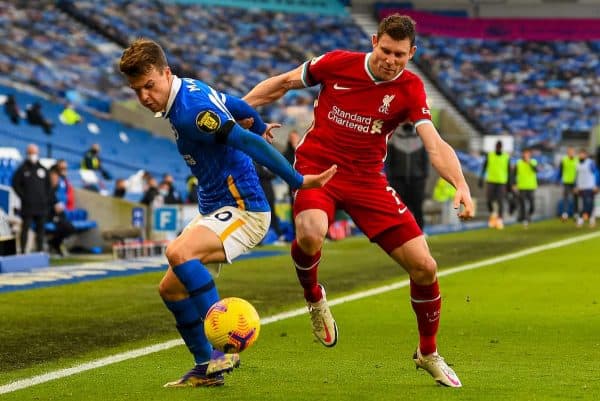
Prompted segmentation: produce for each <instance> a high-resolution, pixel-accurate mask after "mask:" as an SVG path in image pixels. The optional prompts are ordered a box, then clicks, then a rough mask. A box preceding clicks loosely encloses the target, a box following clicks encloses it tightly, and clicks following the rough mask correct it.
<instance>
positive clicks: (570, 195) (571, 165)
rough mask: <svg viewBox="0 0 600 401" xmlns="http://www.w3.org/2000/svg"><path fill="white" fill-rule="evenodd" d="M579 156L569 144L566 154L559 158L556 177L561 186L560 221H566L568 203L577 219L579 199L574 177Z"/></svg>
mask: <svg viewBox="0 0 600 401" xmlns="http://www.w3.org/2000/svg"><path fill="white" fill-rule="evenodd" d="M578 165H579V158H578V157H577V156H576V155H575V148H574V147H573V146H569V147H568V148H567V154H566V155H565V156H564V157H563V158H562V159H561V161H560V166H559V167H558V177H559V179H560V182H561V184H562V187H563V197H562V213H561V215H560V218H561V220H562V221H567V219H568V218H569V209H570V207H569V206H570V205H571V204H572V205H573V218H574V219H575V221H577V218H578V217H579V214H578V206H579V205H578V203H579V199H578V197H577V193H576V191H575V179H576V177H577V166H578Z"/></svg>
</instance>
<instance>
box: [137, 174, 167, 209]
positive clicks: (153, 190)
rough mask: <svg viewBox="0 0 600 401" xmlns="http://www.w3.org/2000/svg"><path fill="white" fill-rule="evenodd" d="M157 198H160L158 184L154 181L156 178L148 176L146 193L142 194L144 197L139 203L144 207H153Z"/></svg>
mask: <svg viewBox="0 0 600 401" xmlns="http://www.w3.org/2000/svg"><path fill="white" fill-rule="evenodd" d="M158 196H160V192H159V189H158V182H157V181H156V178H154V177H152V176H150V177H149V178H148V188H147V189H146V192H144V196H143V197H142V200H140V203H143V204H144V205H146V206H151V205H154V203H155V202H154V201H155V199H156V197H158ZM161 204H162V200H161Z"/></svg>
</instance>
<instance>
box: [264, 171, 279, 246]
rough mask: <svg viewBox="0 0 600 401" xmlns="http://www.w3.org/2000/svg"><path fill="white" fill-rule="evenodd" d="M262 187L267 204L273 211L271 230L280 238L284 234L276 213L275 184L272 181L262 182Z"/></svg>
mask: <svg viewBox="0 0 600 401" xmlns="http://www.w3.org/2000/svg"><path fill="white" fill-rule="evenodd" d="M260 185H261V187H262V189H263V191H264V193H265V197H266V198H267V202H269V208H270V209H271V228H273V231H275V234H277V237H279V236H281V235H282V234H283V232H282V231H281V227H279V220H278V219H277V214H276V213H275V191H273V183H272V182H271V180H261V181H260Z"/></svg>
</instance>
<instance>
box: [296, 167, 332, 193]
mask: <svg viewBox="0 0 600 401" xmlns="http://www.w3.org/2000/svg"><path fill="white" fill-rule="evenodd" d="M336 172H337V165H335V164H334V165H332V166H331V167H329V168H328V169H327V170H325V171H323V172H322V173H321V174H307V175H305V176H304V182H303V183H302V186H301V187H300V188H301V189H310V188H322V187H323V186H325V184H327V182H328V181H329V180H330V179H331V177H333V176H334V175H335V173H336Z"/></svg>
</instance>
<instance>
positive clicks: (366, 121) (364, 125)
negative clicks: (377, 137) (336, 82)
mask: <svg viewBox="0 0 600 401" xmlns="http://www.w3.org/2000/svg"><path fill="white" fill-rule="evenodd" d="M327 118H329V120H331V121H333V122H334V123H336V124H337V125H340V126H342V127H345V128H349V129H352V130H355V131H358V132H363V133H365V134H381V133H382V132H381V131H382V128H383V120H374V121H373V117H368V116H362V115H360V114H358V113H349V112H347V111H344V110H342V109H340V108H339V107H337V106H333V108H332V109H331V110H330V111H329V113H328V114H327Z"/></svg>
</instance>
